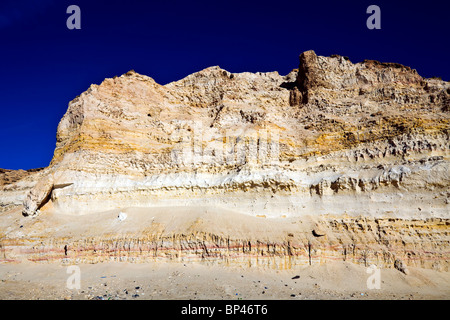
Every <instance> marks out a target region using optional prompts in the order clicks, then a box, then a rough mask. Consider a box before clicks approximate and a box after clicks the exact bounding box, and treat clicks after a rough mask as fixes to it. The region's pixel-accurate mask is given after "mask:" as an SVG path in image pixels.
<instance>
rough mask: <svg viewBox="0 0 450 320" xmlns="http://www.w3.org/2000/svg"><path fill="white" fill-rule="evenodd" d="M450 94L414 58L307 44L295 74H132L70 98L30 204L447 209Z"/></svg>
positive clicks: (28, 211) (407, 212) (83, 210)
mask: <svg viewBox="0 0 450 320" xmlns="http://www.w3.org/2000/svg"><path fill="white" fill-rule="evenodd" d="M449 99H450V85H449V83H448V82H444V81H439V80H435V79H424V78H422V77H421V76H419V75H418V74H417V72H416V71H415V70H411V69H410V68H409V67H405V66H402V65H399V64H394V63H380V62H377V61H364V62H362V63H357V64H353V63H351V62H350V61H349V60H348V59H347V58H344V57H341V56H332V57H321V56H317V55H316V54H315V53H314V52H313V51H308V52H304V53H303V54H302V55H301V56H300V65H299V69H298V70H293V71H292V72H291V73H289V74H288V75H287V76H280V75H279V74H278V73H277V72H269V73H256V74H253V73H246V72H244V73H229V72H227V71H225V70H223V69H220V68H219V67H211V68H207V69H205V70H202V71H200V72H197V73H195V74H192V75H190V76H188V77H186V78H184V79H182V80H179V81H176V82H172V83H169V84H167V85H165V86H162V85H159V84H157V83H156V82H155V81H154V80H153V79H151V78H149V77H147V76H143V75H140V74H137V73H135V72H133V71H130V72H128V73H126V74H124V75H122V76H121V77H115V78H113V79H106V80H105V81H104V82H103V83H102V84H100V85H92V86H91V87H90V88H89V89H88V90H87V91H86V92H84V93H82V94H81V95H80V96H78V97H77V98H75V99H74V100H73V101H71V102H70V104H69V108H68V110H67V113H66V114H65V115H64V117H63V119H62V120H61V122H60V124H59V126H58V133H57V145H56V149H55V153H54V157H53V160H52V162H51V165H50V166H49V167H48V168H47V169H46V174H45V175H44V176H43V178H42V179H41V180H40V181H39V183H38V184H36V186H35V187H34V188H33V189H32V190H31V191H30V193H29V194H28V196H27V198H26V200H25V208H24V214H25V215H34V214H36V213H37V211H38V210H39V209H40V207H42V206H43V205H45V204H46V203H47V202H48V200H50V202H51V204H52V207H54V208H55V209H57V210H59V211H61V212H63V213H74V214H88V213H95V212H99V211H104V210H108V209H113V208H119V207H131V206H144V207H148V206H164V205H171V206H174V205H183V206H184V205H216V206H218V207H223V208H227V209H233V210H236V211H240V212H243V213H247V214H251V215H258V214H264V215H266V216H283V215H286V216H291V215H294V216H295V215H301V214H305V213H311V212H316V213H321V214H326V213H332V214H342V213H344V212H346V213H349V214H356V215H359V214H367V215H372V216H373V215H375V216H376V215H382V214H385V213H386V212H388V211H389V212H392V213H393V214H394V215H396V216H415V217H416V216H439V217H448V203H447V202H448V200H447V198H448V193H447V189H448V185H449V178H450V176H449V173H448V155H449V153H448V150H449V116H448V115H449V114H448V105H449V103H450V102H449V101H450V100H449ZM418 207H420V208H421V211H419V209H418Z"/></svg>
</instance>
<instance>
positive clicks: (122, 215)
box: [117, 212, 127, 221]
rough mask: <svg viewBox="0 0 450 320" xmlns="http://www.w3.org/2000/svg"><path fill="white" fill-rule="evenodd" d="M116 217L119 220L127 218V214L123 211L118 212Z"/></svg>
mask: <svg viewBox="0 0 450 320" xmlns="http://www.w3.org/2000/svg"><path fill="white" fill-rule="evenodd" d="M117 218H118V219H119V221H123V220H125V219H126V218H127V214H126V213H125V212H120V213H119V215H118V216H117Z"/></svg>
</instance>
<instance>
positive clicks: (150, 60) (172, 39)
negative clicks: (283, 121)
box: [0, 0, 450, 169]
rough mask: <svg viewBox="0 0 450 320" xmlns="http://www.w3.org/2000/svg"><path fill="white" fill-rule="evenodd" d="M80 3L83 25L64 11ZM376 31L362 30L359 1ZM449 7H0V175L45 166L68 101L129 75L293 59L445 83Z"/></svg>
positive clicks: (166, 77)
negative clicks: (71, 25) (74, 26)
mask: <svg viewBox="0 0 450 320" xmlns="http://www.w3.org/2000/svg"><path fill="white" fill-rule="evenodd" d="M71 4H76V5H78V6H79V7H80V8H81V30H68V29H67V27H66V19H67V18H68V16H69V14H66V9H67V7H68V6H69V5H71ZM371 4H376V5H378V6H380V8H381V30H369V29H367V28H366V20H367V18H368V16H369V15H368V14H366V9H367V7H368V6H369V5H371ZM449 21H450V5H449V4H448V1H432V0H428V1H424V2H422V1H421V2H418V1H417V2H414V1H398V0H396V1H378V0H370V1H365V0H360V1H344V0H342V1H336V0H333V1H322V0H320V1H319V0H316V1H311V0H309V1H301V0H295V1H285V0H274V1H246V0H240V1H235V0H227V1H220V0H209V1H194V0H190V1H186V0H185V1H153V0H147V1H136V0H127V1H113V0H108V1H94V0H91V1H78V0H71V1H65V0H53V1H52V0H39V1H36V0H29V1H23V0H22V1H21V0H1V1H0V57H1V60H0V110H1V123H0V142H1V146H0V168H7V169H29V168H36V167H42V166H47V165H48V164H49V162H50V160H51V158H52V155H53V149H54V146H55V141H56V128H57V125H58V122H59V120H60V119H61V117H62V116H63V115H64V113H65V111H66V109H67V105H68V102H69V101H70V100H72V99H73V98H75V97H76V96H77V95H78V94H80V93H81V92H83V91H84V90H86V89H87V88H88V87H89V85H90V84H91V83H97V84H99V83H101V81H102V80H103V79H104V78H107V77H113V76H115V75H121V74H123V73H125V72H127V71H128V70H130V69H134V70H136V71H137V72H139V73H142V74H145V75H148V76H151V77H152V78H154V79H155V80H156V81H157V82H158V83H161V84H165V83H168V82H171V81H175V80H178V79H180V78H183V77H184V76H186V75H188V74H190V73H192V72H195V71H198V70H201V69H203V68H206V67H209V66H213V65H219V66H220V67H222V68H224V69H226V70H228V71H230V72H243V71H252V72H256V71H274V70H276V71H278V72H279V73H280V74H287V73H288V72H289V71H290V70H292V69H293V68H296V67H297V66H298V56H299V54H300V53H301V52H303V51H306V50H310V49H313V50H315V51H316V53H317V54H319V55H324V56H327V55H331V54H340V55H344V56H348V57H349V58H350V60H351V61H352V62H360V61H362V60H364V59H374V60H379V61H383V62H398V63H401V64H404V65H408V66H410V67H412V68H414V69H417V71H418V72H419V74H421V75H422V76H425V77H432V76H440V77H442V78H443V79H444V80H447V81H448V80H450V68H449V62H448V58H449V56H450V55H449V44H448V42H449V34H450V32H449V31H450V28H449Z"/></svg>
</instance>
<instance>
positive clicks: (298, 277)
mask: <svg viewBox="0 0 450 320" xmlns="http://www.w3.org/2000/svg"><path fill="white" fill-rule="evenodd" d="M295 279H300V276H295V277H292V280H295Z"/></svg>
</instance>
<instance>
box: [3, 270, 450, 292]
mask: <svg viewBox="0 0 450 320" xmlns="http://www.w3.org/2000/svg"><path fill="white" fill-rule="evenodd" d="M79 268H80V269H79V270H80V288H79V289H76V288H74V289H69V288H67V279H68V278H69V277H70V276H71V275H72V274H68V273H67V266H64V265H60V264H56V263H54V264H36V263H21V264H4V265H0V279H1V282H0V299H2V300H7V299H32V300H35V299H46V300H53V299H56V300H62V299H66V300H67V299H72V300H91V299H97V300H130V299H131V300H133V299H158V300H161V299H163V300H172V299H186V300H189V299H194V300H197V299H208V300H216V299H219V300H222V299H226V300H230V299H231V300H247V299H248V300H260V299H263V300H272V299H277V300H278V299H281V300H290V299H406V300H411V299H445V300H446V299H449V298H450V273H449V272H437V271H433V270H427V269H418V268H411V269H410V274H409V275H405V274H403V273H401V272H399V271H397V270H395V269H382V270H381V271H380V277H381V278H380V279H381V287H380V289H368V288H367V278H368V277H369V276H370V274H367V273H366V268H365V267H363V266H359V265H354V264H351V263H346V262H334V263H328V264H326V265H321V266H305V267H299V268H296V269H294V270H285V271H277V270H263V269H248V268H247V269H237V268H234V267H221V266H217V265H211V266H208V265H205V264H200V263H190V264H183V263H175V262H171V263H158V262H155V263H142V264H134V263H126V262H117V263H99V264H89V265H79ZM294 277H295V279H293V278H294Z"/></svg>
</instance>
